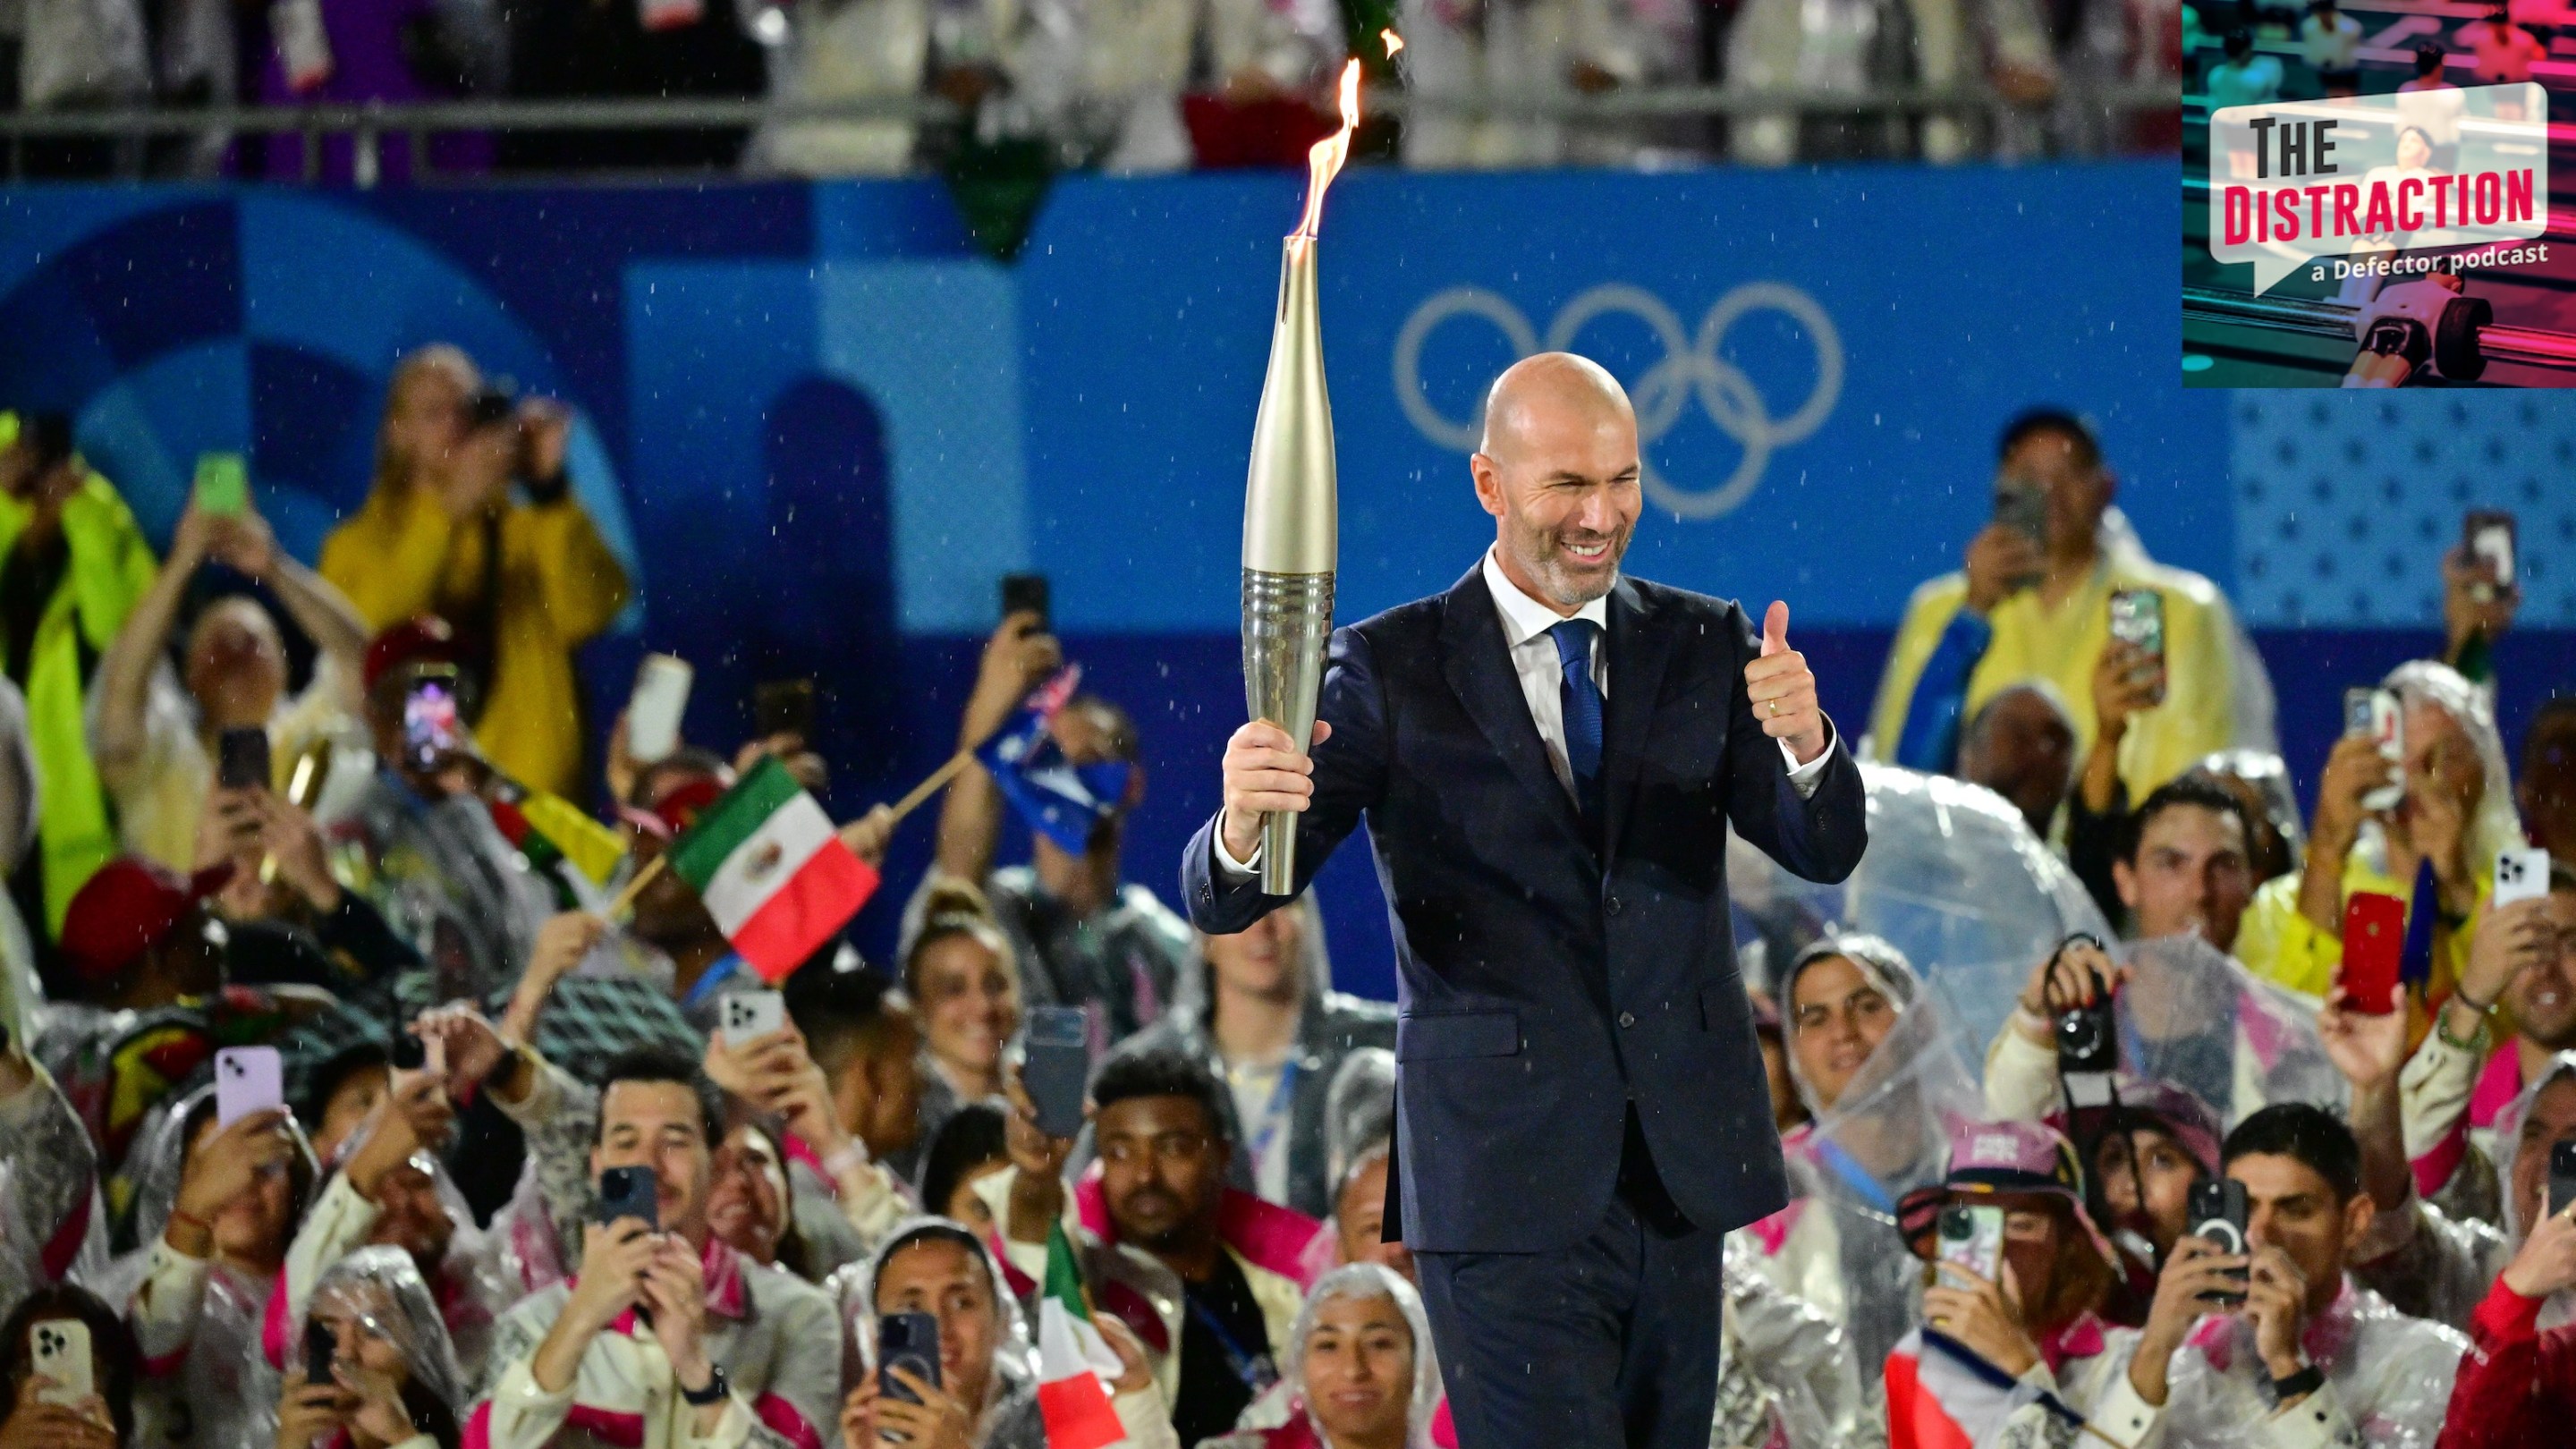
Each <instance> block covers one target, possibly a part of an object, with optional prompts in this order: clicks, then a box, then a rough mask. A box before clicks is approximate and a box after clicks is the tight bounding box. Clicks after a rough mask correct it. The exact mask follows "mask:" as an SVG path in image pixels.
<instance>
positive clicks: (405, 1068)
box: [392, 1031, 429, 1072]
mask: <svg viewBox="0 0 2576 1449" xmlns="http://www.w3.org/2000/svg"><path fill="white" fill-rule="evenodd" d="M392 1057H393V1064H394V1070H395V1071H398V1072H416V1071H419V1070H420V1069H421V1068H422V1067H425V1066H427V1065H429V1046H428V1044H427V1043H425V1042H423V1041H422V1040H421V1039H420V1038H419V1037H416V1036H413V1035H412V1034H411V1033H410V1032H407V1031H406V1032H399V1033H397V1034H396V1035H395V1036H394V1047H393V1052H392Z"/></svg>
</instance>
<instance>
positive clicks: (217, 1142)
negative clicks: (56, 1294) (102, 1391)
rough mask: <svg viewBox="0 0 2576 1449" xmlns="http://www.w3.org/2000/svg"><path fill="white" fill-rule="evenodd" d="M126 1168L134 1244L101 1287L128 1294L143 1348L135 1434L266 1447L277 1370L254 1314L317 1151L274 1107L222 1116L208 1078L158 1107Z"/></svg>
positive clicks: (198, 1448)
mask: <svg viewBox="0 0 2576 1449" xmlns="http://www.w3.org/2000/svg"><path fill="white" fill-rule="evenodd" d="M127 1168H128V1170H129V1172H130V1174H131V1176H132V1180H133V1184H134V1209H133V1218H132V1227H133V1234H132V1241H133V1243H134V1245H135V1246H134V1247H133V1249H132V1251H130V1252H128V1253H126V1254H125V1255H124V1256H123V1257H121V1258H119V1259H117V1260H116V1261H115V1262H113V1263H110V1264H109V1265H108V1267H107V1270H106V1272H105V1273H104V1274H103V1275H102V1277H101V1280H100V1284H99V1288H100V1295H99V1296H101V1297H103V1298H105V1299H107V1300H108V1301H109V1302H111V1303H117V1304H121V1305H123V1306H124V1309H125V1314H126V1319H127V1321H128V1322H129V1323H131V1324H132V1325H133V1326H134V1334H135V1339H136V1341H137V1343H138V1345H139V1346H140V1347H141V1349H142V1351H143V1373H144V1377H143V1381H142V1383H141V1385H140V1386H139V1387H138V1389H137V1391H136V1395H135V1409H136V1413H135V1420H136V1442H137V1443H138V1444H143V1445H158V1446H172V1445H187V1446H190V1449H268V1442H267V1437H266V1435H265V1433H264V1432H263V1431H262V1429H261V1427H260V1421H261V1420H262V1419H263V1418H264V1417H265V1415H266V1414H267V1412H268V1410H269V1408H270V1406H271V1405H273V1404H274V1403H275V1402H276V1399H277V1382H278V1380H277V1375H276V1372H275V1370H273V1369H272V1368H270V1366H269V1363H268V1361H267V1359H266V1358H265V1357H264V1356H263V1355H262V1354H261V1352H260V1333H261V1325H262V1320H263V1319H264V1317H265V1316H266V1314H267V1311H268V1300H269V1296H270V1294H271V1293H272V1292H274V1291H275V1289H276V1286H277V1282H278V1279H279V1271H280V1269H281V1267H282V1266H283V1265H284V1262H285V1258H286V1249H287V1244H288V1243H289V1242H290V1241H292V1240H293V1238H294V1236H295V1231H296V1226H297V1224H298V1223H300V1222H301V1221H302V1220H303V1216H304V1212H305V1208H306V1207H307V1205H308V1204H309V1203H310V1202H311V1200H312V1195H313V1185H314V1180H315V1178H316V1176H317V1172H316V1169H315V1167H314V1162H313V1152H312V1149H311V1148H310V1147H309V1146H308V1145H306V1143H305V1140H304V1134H303V1132H302V1130H301V1129H299V1128H298V1127H297V1126H296V1125H295V1122H294V1119H292V1118H291V1117H288V1116H287V1115H286V1114H285V1113H284V1112H282V1111H280V1112H264V1113H255V1114H253V1115H251V1116H247V1117H244V1118H242V1119H240V1120H239V1121H236V1122H234V1123H232V1124H230V1125H229V1126H222V1125H218V1124H217V1122H216V1120H215V1089H214V1088H213V1087H212V1086H211V1085H209V1086H205V1087H201V1088H198V1089H197V1090H195V1091H193V1092H190V1093H188V1094H187V1095H185V1096H183V1097H179V1098H177V1099H176V1100H174V1101H171V1102H168V1103H166V1104H164V1105H163V1106H162V1107H160V1108H156V1109H155V1115H154V1116H153V1117H151V1118H150V1119H148V1120H147V1121H146V1122H145V1124H144V1126H143V1128H142V1130H141V1131H140V1132H139V1133H138V1134H137V1136H136V1139H135V1147H134V1151H133V1153H132V1154H131V1156H130V1157H129V1159H128V1161H127Z"/></svg>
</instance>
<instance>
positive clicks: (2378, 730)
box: [2361, 689, 2406, 810]
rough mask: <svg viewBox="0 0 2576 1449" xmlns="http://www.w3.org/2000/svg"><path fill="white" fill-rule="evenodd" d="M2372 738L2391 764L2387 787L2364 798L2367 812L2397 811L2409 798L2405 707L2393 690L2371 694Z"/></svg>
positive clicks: (2380, 788)
mask: <svg viewBox="0 0 2576 1449" xmlns="http://www.w3.org/2000/svg"><path fill="white" fill-rule="evenodd" d="M2370 737H2371V738H2372V739H2374V740H2377V741H2378V742H2379V757H2380V758H2381V759H2383V760H2386V761H2387V762H2388V783H2387V784H2385V785H2381V786H2379V787H2377V788H2376V789H2373V790H2372V791H2370V793H2368V794H2366V795H2364V796H2362V797H2361V808H2363V809H2364V810H2394V809H2396V808H2397V802H2398V801H2400V800H2403V799H2405V798H2406V707H2405V706H2404V705H2403V704H2402V703H2400V702H2399V701H2398V698H2397V691H2395V690H2393V689H2374V690H2372V691H2371V692H2370Z"/></svg>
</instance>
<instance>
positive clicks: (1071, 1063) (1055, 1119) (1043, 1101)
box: [1020, 1006, 1091, 1137]
mask: <svg viewBox="0 0 2576 1449" xmlns="http://www.w3.org/2000/svg"><path fill="white" fill-rule="evenodd" d="M1090 1025H1091V1024H1090V1020H1089V1018H1087V1017H1085V1016H1084V1015H1083V1014H1082V1008H1080V1007H1078V1006H1034V1007H1031V1008H1029V1028H1028V1030H1029V1036H1028V1049H1027V1052H1026V1055H1025V1059H1024V1060H1023V1061H1022V1062H1021V1064H1020V1083H1021V1085H1023V1086H1025V1087H1027V1088H1028V1091H1029V1101H1030V1103H1031V1104H1032V1105H1033V1106H1035V1107H1036V1108H1037V1109H1038V1130H1039V1131H1041V1132H1044V1133H1045V1134H1046V1135H1048V1136H1049V1137H1079V1136H1081V1135H1082V1093H1083V1089H1084V1088H1085V1087H1087V1086H1089V1085H1090V1083H1091V1031H1090Z"/></svg>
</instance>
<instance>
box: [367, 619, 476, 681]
mask: <svg viewBox="0 0 2576 1449" xmlns="http://www.w3.org/2000/svg"><path fill="white" fill-rule="evenodd" d="M458 661H459V656H458V654H457V651H456V630H455V628H454V627H453V626H451V625H450V624H449V623H448V622H447V621H446V620H445V619H442V618H440V617H438V616H437V615H436V614H414V615H413V616H411V617H410V618H408V619H405V620H403V621H402V622H401V623H399V624H396V625H394V626H393V627H391V628H389V629H386V630H385V631H384V632H383V633H381V634H378V635H377V636H376V637H375V638H373V639H371V640H369V641H367V663H366V669H365V671H364V672H365V676H366V690H367V693H369V694H373V693H375V692H376V683H377V681H379V680H381V679H383V678H384V677H385V676H386V675H388V674H391V673H393V672H394V671H395V670H397V669H401V668H403V667H405V666H407V665H413V664H455V663H457V662H458Z"/></svg>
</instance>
